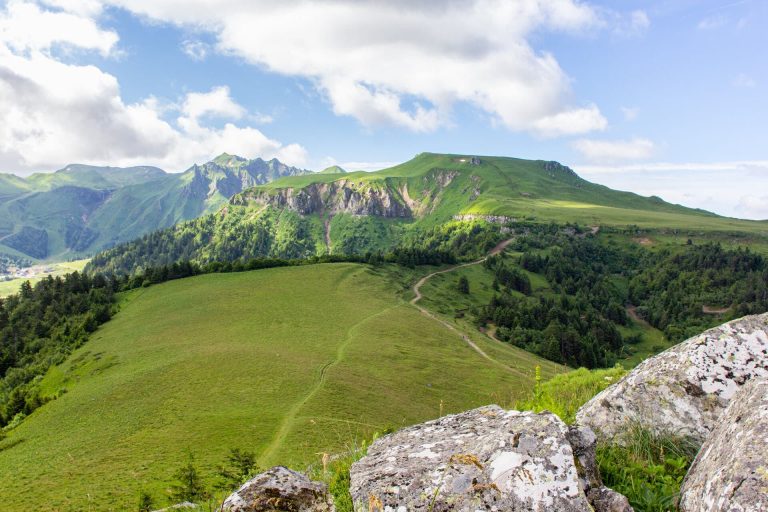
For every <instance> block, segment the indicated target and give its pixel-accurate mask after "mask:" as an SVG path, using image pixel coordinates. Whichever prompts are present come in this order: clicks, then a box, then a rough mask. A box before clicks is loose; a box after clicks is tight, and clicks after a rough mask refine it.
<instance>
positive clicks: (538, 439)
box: [350, 406, 631, 512]
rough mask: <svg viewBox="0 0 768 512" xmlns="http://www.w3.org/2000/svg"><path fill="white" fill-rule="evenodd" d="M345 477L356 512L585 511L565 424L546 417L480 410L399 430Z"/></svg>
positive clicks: (494, 408) (375, 445)
mask: <svg viewBox="0 0 768 512" xmlns="http://www.w3.org/2000/svg"><path fill="white" fill-rule="evenodd" d="M589 434H590V435H591V436H592V439H591V440H590V441H589V442H588V443H586V444H590V443H591V449H592V450H594V435H593V434H591V433H589ZM584 448H585V449H586V450H588V449H589V448H588V447H584ZM592 457H594V455H593V456H592ZM350 476H351V493H352V499H353V500H354V502H355V506H356V509H358V510H370V511H374V510H378V511H398V512H399V511H408V512H411V511H428V510H429V511H436V512H438V511H445V510H455V511H462V510H467V511H469V510H472V511H475V510H499V511H501V510H505V511H523V510H525V511H542V512H543V511H550V510H558V511H561V512H570V511H574V512H575V511H590V510H592V509H591V508H590V505H589V503H588V502H587V498H586V496H585V494H584V490H583V488H582V486H581V484H580V481H579V474H578V471H577V467H576V464H575V462H574V451H573V449H572V448H571V444H570V443H569V439H568V427H567V426H566V425H565V424H564V423H563V422H562V421H560V419H559V418H558V417H557V416H555V415H554V414H551V413H548V412H545V413H541V414H534V413H531V412H519V411H504V410H503V409H501V408H500V407H498V406H487V407H481V408H479V409H474V410H472V411H468V412H465V413H461V414H456V415H452V416H446V417H443V418H440V419H438V420H434V421H430V422H427V423H423V424H421V425H416V426H413V427H409V428H405V429H403V430H400V431H399V432H396V433H394V434H391V435H389V436H386V437H383V438H381V439H378V440H377V441H376V442H375V443H373V445H371V447H370V449H369V450H368V455H367V456H365V457H363V458H362V459H361V460H360V461H358V462H356V463H355V464H354V465H353V466H352V469H351V472H350ZM629 510H631V509H629Z"/></svg>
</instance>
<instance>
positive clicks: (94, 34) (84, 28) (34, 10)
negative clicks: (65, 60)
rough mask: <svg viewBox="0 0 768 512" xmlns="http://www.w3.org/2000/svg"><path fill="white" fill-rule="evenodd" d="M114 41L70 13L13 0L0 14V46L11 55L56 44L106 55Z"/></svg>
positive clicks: (114, 36)
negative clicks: (12, 52)
mask: <svg viewBox="0 0 768 512" xmlns="http://www.w3.org/2000/svg"><path fill="white" fill-rule="evenodd" d="M84 9H85V8H84ZM118 39H119V38H118V35H117V34H116V33H115V32H113V31H111V30H102V29H101V28H100V27H99V26H98V24H97V23H96V22H95V21H94V20H93V19H91V18H90V17H86V16H83V15H79V14H74V13H72V12H66V11H49V10H44V9H41V8H40V6H38V5H37V4H34V3H29V2H21V1H15V0H11V1H10V2H8V3H7V4H6V6H5V10H4V11H0V44H2V45H4V46H6V47H8V48H10V49H12V50H13V51H15V52H41V51H46V52H47V51H50V50H51V47H52V46H53V45H56V44H58V45H64V46H65V47H67V46H68V47H75V48H80V49H85V50H96V51H98V52H99V53H100V54H102V55H109V53H110V52H111V51H112V50H113V48H114V47H115V45H116V44H117V41H118Z"/></svg>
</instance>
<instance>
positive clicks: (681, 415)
mask: <svg viewBox="0 0 768 512" xmlns="http://www.w3.org/2000/svg"><path fill="white" fill-rule="evenodd" d="M765 376H768V313H765V314H762V315H754V316H746V317H744V318H740V319H738V320H734V321H732V322H728V323H725V324H723V325H721V326H719V327H716V328H714V329H710V330H708V331H705V332H704V333H702V334H700V335H698V336H695V337H693V338H690V339H688V340H686V341H684V342H683V343H680V344H679V345H676V346H674V347H672V348H670V349H668V350H666V351H665V352H662V353H661V354H659V355H657V356H654V357H652V358H650V359H647V360H645V361H644V362H642V363H641V364H640V365H638V366H637V368H635V369H634V370H632V371H631V372H629V373H628V374H627V375H626V376H624V377H623V378H622V379H621V380H620V381H619V382H617V383H616V384H614V385H612V386H610V387H608V388H607V389H605V390H604V391H602V392H601V393H599V394H598V395H596V396H595V397H594V398H592V399H591V400H590V401H589V402H587V403H586V404H585V405H584V406H583V407H582V408H581V409H580V410H579V412H578V413H577V415H576V419H577V422H578V423H579V424H582V425H587V426H589V427H591V428H592V429H593V430H595V431H596V432H598V434H600V435H602V436H605V437H606V438H615V437H617V436H620V434H621V433H622V432H623V431H625V429H626V427H627V424H628V423H629V422H637V423H639V424H641V425H643V426H644V427H646V428H650V429H652V430H654V431H657V432H665V433H670V434H675V435H681V436H687V437H691V438H693V439H696V440H697V441H698V442H703V441H704V439H706V437H707V436H708V434H709V433H710V432H711V431H712V429H713V428H714V427H715V425H716V424H717V421H718V418H719V417H720V415H721V414H722V413H723V411H724V410H725V408H726V407H727V406H728V403H729V401H730V400H731V398H732V397H733V396H734V394H735V393H736V392H737V391H738V390H739V388H740V387H741V386H743V385H744V384H745V383H747V382H748V381H749V380H750V379H754V378H758V377H765Z"/></svg>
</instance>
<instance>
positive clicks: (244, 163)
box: [183, 153, 309, 199]
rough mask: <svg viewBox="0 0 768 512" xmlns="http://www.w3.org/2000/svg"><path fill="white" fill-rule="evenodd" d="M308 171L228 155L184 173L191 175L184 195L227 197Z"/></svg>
mask: <svg viewBox="0 0 768 512" xmlns="http://www.w3.org/2000/svg"><path fill="white" fill-rule="evenodd" d="M308 173H309V171H305V170H303V169H299V168H297V167H292V166H289V165H285V164H284V163H282V162H280V161H279V160H277V159H274V158H273V159H272V160H262V159H261V158H256V159H253V160H248V159H246V158H242V157H239V156H235V155H228V154H226V153H224V154H222V155H219V156H218V157H216V158H215V159H214V160H212V161H210V162H207V163H205V164H203V165H194V166H192V167H190V168H189V169H188V170H187V171H185V172H184V174H189V175H191V179H190V180H189V183H188V184H187V185H186V186H185V187H184V189H183V195H185V196H187V197H195V198H200V199H204V198H206V197H209V196H210V195H212V194H214V193H215V192H219V193H220V194H221V195H222V196H224V197H232V196H233V195H235V194H237V193H239V192H241V191H243V190H246V189H249V188H251V187H255V186H257V185H263V184H265V183H268V182H270V181H272V180H276V179H278V178H283V177H285V176H301V175H303V174H308Z"/></svg>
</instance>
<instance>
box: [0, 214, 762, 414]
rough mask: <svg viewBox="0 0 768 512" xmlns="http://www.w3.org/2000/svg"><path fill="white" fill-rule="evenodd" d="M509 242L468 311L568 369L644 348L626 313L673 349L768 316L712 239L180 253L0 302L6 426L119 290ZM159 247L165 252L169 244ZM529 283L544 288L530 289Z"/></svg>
mask: <svg viewBox="0 0 768 512" xmlns="http://www.w3.org/2000/svg"><path fill="white" fill-rule="evenodd" d="M507 229H510V228H507ZM166 233H167V231H163V232H158V234H156V235H150V236H148V237H145V239H144V242H142V243H141V244H137V245H135V246H134V248H135V249H136V251H137V252H136V254H139V253H140V252H141V250H140V249H141V248H142V247H146V246H147V245H146V243H147V242H148V241H149V240H151V239H152V237H153V236H154V237H159V238H160V239H162V238H163V237H164V236H165V234H166ZM509 238H513V239H514V240H513V242H512V243H511V244H510V245H509V249H510V250H511V251H512V255H511V256H510V255H497V256H492V257H489V258H487V260H486V261H485V262H484V263H483V265H484V266H485V268H486V270H487V271H488V272H490V273H492V275H493V290H494V293H493V297H492V298H491V300H490V301H489V302H488V303H487V304H484V305H482V306H481V307H477V308H475V309H474V310H473V311H472V314H474V317H475V320H476V322H477V324H478V325H481V326H482V325H486V326H487V325H492V326H494V327H495V328H496V334H497V336H498V337H499V338H500V339H501V340H503V341H506V342H509V343H512V344H515V345H517V346H519V347H521V348H523V349H525V350H528V351H530V352H533V353H536V354H538V355H541V356H543V357H545V358H547V359H550V360H552V361H556V362H559V363H563V364H567V365H569V366H572V367H579V366H584V367H588V368H598V367H610V366H612V365H614V364H615V362H616V361H617V360H618V359H619V358H620V357H621V356H622V355H623V354H625V353H626V351H627V347H631V346H632V345H633V344H636V343H638V342H639V336H638V335H636V334H629V335H627V334H626V330H625V333H624V334H622V329H623V328H624V327H626V326H628V325H629V324H630V318H629V316H628V314H627V311H628V308H629V307H632V308H633V310H634V312H635V314H636V315H638V316H639V317H641V318H642V319H644V320H645V321H647V322H648V323H649V324H650V325H652V326H653V327H655V328H657V329H659V330H661V331H662V332H663V333H664V335H665V336H666V337H667V338H668V340H669V341H670V342H674V343H676V342H679V341H682V340H683V339H685V338H687V337H689V336H692V335H695V334H697V333H699V332H701V331H703V330H705V329H707V328H709V327H712V326H714V325H716V324H719V323H721V322H722V321H723V320H724V319H730V318H735V317H739V316H743V315H746V314H751V313H759V312H764V311H766V310H768V262H767V261H766V259H765V258H764V257H763V256H761V255H759V254H755V253H753V252H751V251H750V250H748V249H744V248H739V249H725V248H723V247H722V246H720V245H718V244H715V243H707V244H703V245H695V244H690V245H684V246H677V247H671V246H670V247H666V248H662V249H658V250H649V249H647V248H644V247H642V246H640V245H638V244H621V243H615V242H613V241H606V239H605V238H602V237H600V236H596V235H595V234H594V233H591V232H590V231H589V230H583V229H581V228H579V227H578V226H574V225H571V226H562V225H555V224H549V225H537V224H529V225H517V226H515V231H514V232H512V231H506V232H505V233H502V232H500V230H499V228H498V226H495V225H492V224H488V223H484V222H475V223H449V224H445V225H441V226H436V227H434V228H431V229H427V230H422V231H420V232H418V233H415V232H414V233H411V234H410V236H409V237H408V238H407V239H405V240H404V241H403V242H402V243H401V244H400V245H398V246H395V247H394V248H393V249H391V250H389V251H386V252H385V251H366V252H365V253H363V254H349V255H344V254H339V255H324V256H312V257H309V258H307V257H304V258H292V259H285V258H265V257H252V258H246V257H243V256H242V254H243V253H242V251H241V250H238V251H234V252H228V250H227V249H226V246H221V247H219V248H218V249H216V250H217V251H218V252H216V254H217V257H219V258H221V259H220V260H213V261H207V262H205V263H199V262H196V261H190V260H188V259H183V258H180V259H179V260H177V261H173V262H170V263H164V264H159V265H152V266H146V267H138V268H136V269H135V270H134V271H133V272H114V271H108V272H105V273H100V272H99V273H93V272H92V273H90V274H87V273H86V274H81V273H77V272H75V273H73V274H68V275H66V276H64V277H56V278H54V277H49V278H47V279H44V280H42V281H41V282H39V283H37V284H35V285H34V286H31V285H30V284H29V283H25V284H24V285H22V288H21V290H20V293H18V294H16V295H12V296H10V297H7V298H5V299H2V300H0V426H4V425H8V424H14V423H16V422H18V421H21V419H23V417H24V416H25V415H27V414H29V413H30V412H32V411H33V410H34V409H35V408H37V407H38V406H39V405H41V404H42V403H44V401H45V400H46V399H48V398H50V397H43V396H41V395H40V393H39V389H38V387H37V383H38V382H39V380H40V379H41V378H42V375H44V374H45V372H46V371H47V370H48V369H49V368H50V367H51V366H54V365H56V364H58V363H60V362H62V361H63V360H64V359H65V358H66V357H67V355H69V354H70V353H71V352H72V351H73V350H74V349H75V348H77V347H79V346H80V345H82V344H83V343H84V342H85V341H86V340H87V338H88V335H89V334H90V333H91V332H93V331H94V330H95V329H96V328H97V327H98V326H99V325H100V324H101V323H103V322H106V321H107V320H109V318H110V317H111V315H112V314H113V313H114V310H115V305H114V303H115V294H116V293H119V292H121V291H125V290H130V289H133V288H138V287H146V286H151V285H153V284H156V283H161V282H164V281H168V280H172V279H180V278H185V277H189V276H194V275H197V274H204V273H214V272H241V271H248V270H256V269H261V268H270V267H276V266H292V265H306V264H314V263H324V262H336V261H351V262H357V263H362V264H369V265H373V266H379V265H393V266H394V267H393V268H395V269H396V268H398V267H405V268H409V269H413V268H417V267H419V266H423V265H450V264H455V263H457V262H460V261H468V260H476V259H478V258H481V257H482V256H484V255H485V254H487V253H488V251H490V250H491V249H492V248H493V247H494V246H495V245H496V244H498V243H499V242H500V241H501V240H503V239H509ZM159 247H160V248H161V249H158V250H159V251H160V253H162V248H163V247H165V248H167V249H168V248H169V246H163V245H162V244H161V245H160V246H159ZM173 247H174V246H173V244H171V246H170V249H172V248H173ZM170 249H169V250H170ZM174 254H176V253H174V252H173V251H172V250H171V252H168V253H164V256H163V258H161V259H160V260H159V261H167V260H168V259H170V258H171V256H172V255H174ZM257 254H258V253H257ZM151 261H155V260H151ZM97 268H98V267H97ZM425 272H426V271H425ZM395 274H397V272H395ZM532 276H538V279H539V281H540V282H543V283H546V284H545V285H544V286H542V285H539V286H534V284H533V283H532V279H531V278H532ZM462 292H464V293H471V291H470V290H469V288H468V287H467V288H465V289H462V290H456V293H462ZM713 312H714V313H716V314H713Z"/></svg>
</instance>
